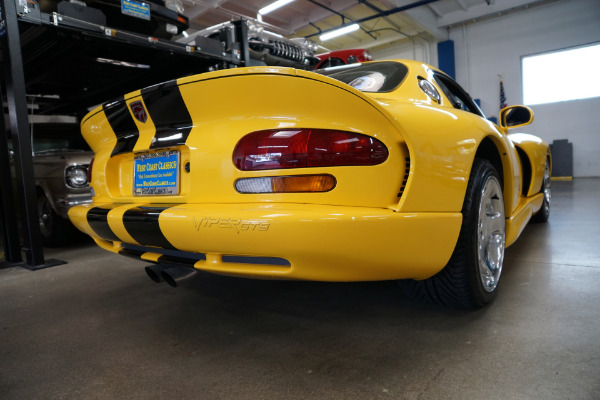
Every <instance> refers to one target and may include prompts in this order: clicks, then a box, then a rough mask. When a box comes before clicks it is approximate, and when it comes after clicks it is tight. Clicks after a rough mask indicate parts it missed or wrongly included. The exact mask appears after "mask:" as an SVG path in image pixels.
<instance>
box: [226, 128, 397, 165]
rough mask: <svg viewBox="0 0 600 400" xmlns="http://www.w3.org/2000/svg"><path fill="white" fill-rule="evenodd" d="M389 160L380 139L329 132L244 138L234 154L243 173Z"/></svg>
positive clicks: (275, 133)
mask: <svg viewBox="0 0 600 400" xmlns="http://www.w3.org/2000/svg"><path fill="white" fill-rule="evenodd" d="M387 157H388V150H387V148H386V147H385V145H384V144H383V143H381V142H380V141H379V140H377V139H375V138H373V137H371V136H367V135H362V134H359V133H353V132H344V131H333V130H326V129H275V130H265V131H256V132H252V133H249V134H248V135H246V136H244V137H243V138H242V139H241V140H240V141H239V142H238V144H237V145H236V147H235V150H234V152H233V163H234V164H235V166H236V167H237V168H238V169H241V170H243V171H256V170H265V169H281V168H305V167H332V166H353V165H377V164H381V163H382V162H384V161H385V160H387Z"/></svg>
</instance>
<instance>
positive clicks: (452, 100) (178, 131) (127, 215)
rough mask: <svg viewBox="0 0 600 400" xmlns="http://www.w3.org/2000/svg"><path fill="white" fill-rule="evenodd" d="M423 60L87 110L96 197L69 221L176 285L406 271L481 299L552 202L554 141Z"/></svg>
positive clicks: (443, 289)
mask: <svg viewBox="0 0 600 400" xmlns="http://www.w3.org/2000/svg"><path fill="white" fill-rule="evenodd" d="M532 120H533V113H532V111H531V110H530V109H528V108H527V107H523V106H512V107H507V108H505V109H503V110H502V111H501V113H500V121H499V125H496V124H494V123H492V122H490V121H489V120H487V119H486V118H485V117H484V115H483V113H482V112H481V110H480V109H479V107H478V106H477V105H476V103H475V102H474V101H473V100H472V99H471V97H469V95H468V94H467V93H466V92H465V91H464V90H463V89H462V88H461V87H460V86H459V85H458V84H457V83H456V82H455V81H454V80H452V79H451V78H450V77H449V76H448V75H446V74H444V73H443V72H442V71H440V70H438V69H436V68H434V67H431V66H429V65H425V64H422V63H419V62H416V61H406V60H400V61H380V62H368V63H362V64H350V65H345V66H341V67H336V68H332V69H329V70H324V71H322V73H320V74H319V73H315V72H309V71H303V70H296V69H291V68H284V67H249V68H237V69H230V70H221V71H215V72H209V73H205V74H200V75H194V76H188V77H185V78H181V79H178V80H176V81H170V82H166V83H162V84H158V85H155V86H151V87H148V88H145V89H141V90H138V91H136V92H132V93H129V94H126V95H124V96H123V97H121V98H120V99H117V100H115V101H112V102H108V103H105V104H103V105H101V106H99V107H97V108H96V109H94V110H93V111H91V112H90V113H89V114H88V115H87V116H86V117H85V118H84V119H83V121H82V124H81V126H82V133H83V136H84V138H85V139H86V141H87V142H88V143H89V145H90V147H91V148H92V150H93V151H94V153H95V158H94V161H93V167H91V168H90V170H91V178H90V185H91V186H92V188H93V192H94V193H93V202H92V203H90V204H83V205H79V206H76V207H73V208H71V209H70V210H69V216H70V218H71V220H72V222H73V223H74V224H75V225H76V226H77V227H78V228H79V229H80V230H82V231H83V232H85V233H87V234H88V235H90V236H91V237H92V238H93V239H94V240H95V241H96V243H97V244H98V245H99V246H100V247H102V248H104V249H106V250H109V251H112V252H114V253H118V254H122V255H126V256H131V257H135V258H138V259H141V260H144V261H147V262H149V263H151V266H150V267H146V271H147V273H148V274H149V275H150V277H151V278H153V279H154V280H156V281H161V280H163V279H164V280H166V281H167V282H168V283H170V284H171V285H173V286H176V285H177V283H178V282H179V280H180V279H183V278H184V277H186V276H188V275H190V274H191V273H193V272H195V271H196V270H202V271H209V272H214V273H218V274H225V275H233V276H242V277H249V278H264V279H302V280H317V281H362V280H365V281H366V280H400V282H401V286H402V287H404V288H405V291H406V292H407V293H408V294H409V295H411V296H412V297H415V298H418V299H422V300H428V301H432V302H435V303H439V304H444V305H448V306H455V307H466V308H475V307H481V306H483V305H485V304H487V303H489V302H490V301H492V300H493V298H494V297H495V295H496V292H497V290H498V284H499V281H500V276H501V272H502V264H503V259H504V252H505V248H506V247H507V246H509V245H511V244H512V243H513V242H515V240H516V239H517V238H518V236H519V235H520V233H521V232H522V231H523V229H524V227H525V226H526V224H527V223H528V221H530V220H531V219H534V220H538V221H546V220H547V219H548V216H549V211H550V171H551V166H552V159H551V155H550V152H549V146H548V145H547V143H545V142H544V141H543V140H541V139H539V138H538V137H535V136H531V135H528V134H523V133H513V134H508V130H509V129H511V128H517V127H519V126H523V125H527V124H529V123H531V122H532Z"/></svg>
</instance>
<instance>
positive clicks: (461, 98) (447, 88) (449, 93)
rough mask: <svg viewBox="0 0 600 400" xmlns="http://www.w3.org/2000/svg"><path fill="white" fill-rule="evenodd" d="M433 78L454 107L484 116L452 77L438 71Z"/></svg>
mask: <svg viewBox="0 0 600 400" xmlns="http://www.w3.org/2000/svg"><path fill="white" fill-rule="evenodd" d="M434 78H435V81H436V83H437V84H438V86H439V87H440V89H442V92H444V94H445V95H446V97H447V98H448V100H450V103H451V104H452V106H453V107H454V108H456V109H459V110H463V111H468V112H471V113H473V114H477V115H479V116H480V117H483V116H484V115H483V113H482V112H481V110H480V109H479V107H478V106H477V104H475V102H474V101H473V99H471V96H469V95H468V94H467V92H465V91H464V89H463V88H461V87H460V85H459V84H458V83H456V82H455V81H454V80H453V79H452V78H450V77H448V76H446V75H442V74H440V73H435V74H434Z"/></svg>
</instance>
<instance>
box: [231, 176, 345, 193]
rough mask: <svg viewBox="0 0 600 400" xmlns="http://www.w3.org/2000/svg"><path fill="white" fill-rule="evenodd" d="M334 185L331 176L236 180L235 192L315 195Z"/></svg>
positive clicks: (326, 190)
mask: <svg viewBox="0 0 600 400" xmlns="http://www.w3.org/2000/svg"><path fill="white" fill-rule="evenodd" d="M335 185H336V181H335V178H334V177H333V176H331V175H295V176H267V177H262V178H242V179H238V180H237V181H236V182H235V190H237V191H238V192H240V193H315V192H329V191H330V190H332V189H333V188H334V187H335Z"/></svg>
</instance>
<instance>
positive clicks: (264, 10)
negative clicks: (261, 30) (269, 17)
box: [258, 0, 294, 15]
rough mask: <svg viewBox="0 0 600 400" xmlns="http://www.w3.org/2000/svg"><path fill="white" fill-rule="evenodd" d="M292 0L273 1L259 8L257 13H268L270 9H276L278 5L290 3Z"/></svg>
mask: <svg viewBox="0 0 600 400" xmlns="http://www.w3.org/2000/svg"><path fill="white" fill-rule="evenodd" d="M292 1H294V0H277V1H276V2H274V3H271V4H269V5H268V6H266V7H263V8H261V9H260V10H258V13H259V14H260V15H266V14H268V13H270V12H271V11H274V10H277V9H278V8H279V7H283V6H285V5H286V4H289V3H291V2H292Z"/></svg>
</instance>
